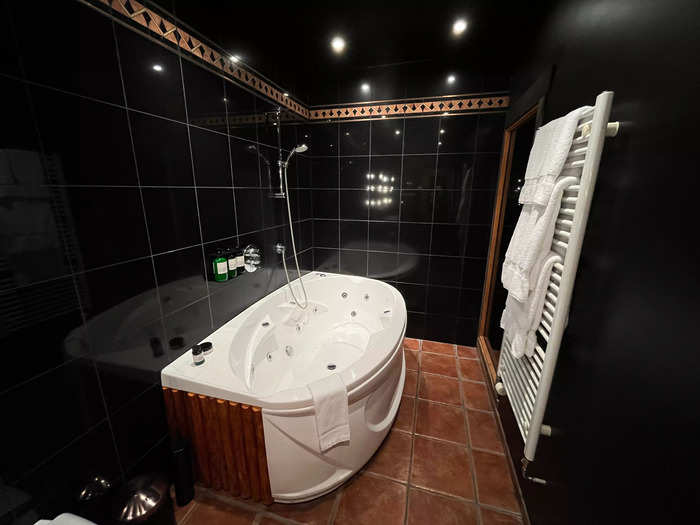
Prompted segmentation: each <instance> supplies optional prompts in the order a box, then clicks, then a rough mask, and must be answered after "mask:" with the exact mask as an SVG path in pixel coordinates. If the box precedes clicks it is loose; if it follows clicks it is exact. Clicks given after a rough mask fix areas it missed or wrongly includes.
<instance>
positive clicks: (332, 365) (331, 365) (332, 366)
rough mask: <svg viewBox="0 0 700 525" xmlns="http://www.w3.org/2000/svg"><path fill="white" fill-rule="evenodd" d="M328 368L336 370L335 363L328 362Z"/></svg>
mask: <svg viewBox="0 0 700 525" xmlns="http://www.w3.org/2000/svg"><path fill="white" fill-rule="evenodd" d="M326 368H327V369H328V370H335V363H328V364H327V365H326Z"/></svg>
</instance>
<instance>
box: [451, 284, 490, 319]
mask: <svg viewBox="0 0 700 525" xmlns="http://www.w3.org/2000/svg"><path fill="white" fill-rule="evenodd" d="M480 311H481V290H462V292H461V296H460V301H459V315H460V316H462V317H467V318H470V319H478V318H479V313H480ZM492 314H493V315H500V312H493V313H492Z"/></svg>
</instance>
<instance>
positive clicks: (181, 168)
mask: <svg viewBox="0 0 700 525" xmlns="http://www.w3.org/2000/svg"><path fill="white" fill-rule="evenodd" d="M130 119H131V131H132V134H133V138H134V150H135V151H136V162H137V163H138V167H139V178H140V180H141V184H142V185H144V186H193V185H194V178H193V177H192V163H191V162H190V145H189V139H188V137H187V126H186V125H184V124H180V123H178V122H174V121H172V120H167V119H164V118H158V117H152V116H150V115H145V114H143V113H138V112H134V111H132V112H130ZM197 146H198V148H199V149H200V150H201V149H202V148H204V147H205V146H204V145H203V144H202V142H201V141H200V142H199V143H198V144H197ZM193 147H194V144H193ZM198 153H200V155H199V156H200V158H201V156H202V154H201V152H199V151H198Z"/></svg>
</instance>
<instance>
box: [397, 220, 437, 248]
mask: <svg viewBox="0 0 700 525" xmlns="http://www.w3.org/2000/svg"><path fill="white" fill-rule="evenodd" d="M431 230H432V227H431V225H430V224H427V223H426V224H420V223H411V222H401V227H400V231H399V251H400V252H402V253H421V254H428V253H430V234H431Z"/></svg>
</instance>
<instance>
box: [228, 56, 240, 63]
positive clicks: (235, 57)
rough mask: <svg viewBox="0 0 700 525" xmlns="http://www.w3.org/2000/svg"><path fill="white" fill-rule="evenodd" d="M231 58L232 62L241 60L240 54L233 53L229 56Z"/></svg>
mask: <svg viewBox="0 0 700 525" xmlns="http://www.w3.org/2000/svg"><path fill="white" fill-rule="evenodd" d="M229 59H231V62H233V63H234V64H235V63H236V62H238V61H239V60H240V57H239V56H238V55H231V56H230V57H229Z"/></svg>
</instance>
